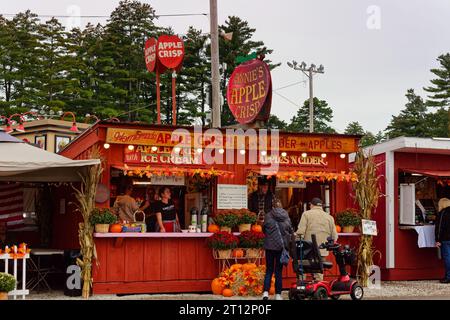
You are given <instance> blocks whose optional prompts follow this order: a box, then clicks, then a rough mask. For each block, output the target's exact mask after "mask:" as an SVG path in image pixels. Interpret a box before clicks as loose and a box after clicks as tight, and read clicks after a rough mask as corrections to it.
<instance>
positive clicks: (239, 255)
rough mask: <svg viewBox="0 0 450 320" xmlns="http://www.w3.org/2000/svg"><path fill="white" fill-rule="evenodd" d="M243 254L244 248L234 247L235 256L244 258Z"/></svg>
mask: <svg viewBox="0 0 450 320" xmlns="http://www.w3.org/2000/svg"><path fill="white" fill-rule="evenodd" d="M243 256H244V250H242V249H234V250H233V257H234V258H242V257H243Z"/></svg>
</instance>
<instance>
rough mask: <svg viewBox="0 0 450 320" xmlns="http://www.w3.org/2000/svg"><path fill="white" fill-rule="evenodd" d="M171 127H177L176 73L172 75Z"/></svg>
mask: <svg viewBox="0 0 450 320" xmlns="http://www.w3.org/2000/svg"><path fill="white" fill-rule="evenodd" d="M172 125H174V126H176V125H177V73H176V71H175V70H174V71H173V73H172Z"/></svg>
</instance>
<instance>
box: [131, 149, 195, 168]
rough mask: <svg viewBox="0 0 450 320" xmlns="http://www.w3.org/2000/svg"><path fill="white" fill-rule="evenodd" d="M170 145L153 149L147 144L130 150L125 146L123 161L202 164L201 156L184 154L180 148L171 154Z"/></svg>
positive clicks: (134, 162) (132, 162)
mask: <svg viewBox="0 0 450 320" xmlns="http://www.w3.org/2000/svg"><path fill="white" fill-rule="evenodd" d="M172 149H173V148H172V147H162V148H161V147H160V148H158V150H157V151H153V150H152V148H151V147H148V146H137V147H136V148H135V149H134V150H132V151H130V150H128V148H125V157H124V162H125V163H127V164H169V165H195V164H197V165H198V164H203V161H202V157H201V155H199V154H195V153H194V152H193V151H192V153H191V154H185V153H184V150H180V153H179V154H178V155H172Z"/></svg>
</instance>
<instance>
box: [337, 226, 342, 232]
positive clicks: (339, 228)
mask: <svg viewBox="0 0 450 320" xmlns="http://www.w3.org/2000/svg"><path fill="white" fill-rule="evenodd" d="M341 231H342V228H341V226H339V225H336V232H337V233H340V232H341Z"/></svg>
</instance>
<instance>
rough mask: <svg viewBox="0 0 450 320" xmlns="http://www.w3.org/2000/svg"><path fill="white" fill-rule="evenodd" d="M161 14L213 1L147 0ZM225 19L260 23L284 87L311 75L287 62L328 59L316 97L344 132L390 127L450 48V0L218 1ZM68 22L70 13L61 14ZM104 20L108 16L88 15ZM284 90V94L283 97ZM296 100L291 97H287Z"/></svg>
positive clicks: (90, 0) (16, 8) (99, 8)
mask: <svg viewBox="0 0 450 320" xmlns="http://www.w3.org/2000/svg"><path fill="white" fill-rule="evenodd" d="M142 2H146V3H150V4H151V5H152V6H153V7H154V8H155V10H156V12H157V14H174V13H209V1H208V0H179V1H178V0H177V1H176V0H173V1H171V0H142ZM218 2H219V23H223V22H224V21H225V19H226V18H227V16H229V15H237V16H239V17H241V18H242V19H245V20H247V21H248V22H249V23H250V26H252V27H254V28H256V34H255V40H263V41H264V42H265V43H266V45H267V46H268V47H269V48H272V49H274V53H273V54H272V55H271V56H270V58H271V59H272V60H273V61H274V62H281V63H282V66H281V67H279V68H277V69H276V70H274V71H273V74H272V77H273V87H274V89H275V90H276V89H278V88H281V87H284V86H287V85H290V84H293V83H296V82H299V81H303V80H306V78H305V77H304V76H303V75H302V74H301V73H299V72H298V71H293V70H291V69H289V68H288V67H287V65H286V62H287V61H292V60H293V59H295V60H297V61H298V62H301V61H303V60H304V61H305V62H306V63H308V64H310V63H315V64H316V65H319V64H323V65H324V66H325V74H324V75H319V76H317V77H316V78H315V84H314V91H315V96H317V97H319V98H321V99H325V100H326V101H328V103H329V105H330V106H331V107H332V108H333V110H334V123H333V126H334V127H335V128H336V129H337V130H338V131H343V130H344V128H345V127H346V125H347V124H348V123H349V122H350V121H359V122H360V123H361V124H362V125H363V127H364V128H365V129H366V130H370V131H373V132H377V131H379V130H384V129H385V128H386V126H387V124H388V123H389V120H390V119H391V116H392V115H396V114H398V112H399V111H400V110H401V109H402V108H403V107H404V104H405V102H406V98H405V93H406V90H407V89H408V88H413V89H415V90H416V92H418V93H419V94H421V95H423V96H425V93H424V92H423V90H422V88H423V87H424V86H428V85H429V80H430V79H431V78H432V74H431V73H430V71H429V70H430V69H431V68H433V67H436V66H437V62H436V58H437V57H438V56H439V55H440V54H442V53H446V52H450V41H449V39H450V1H448V0H385V1H377V0H371V1H367V0H339V1H336V0H314V1H312V0H309V1H306V0H277V1H266V0H245V1H243V0H218ZM118 3H119V0H58V1H55V0H39V1H36V0H15V1H5V0H2V1H1V2H0V12H1V13H2V14H5V13H6V14H8V13H13V14H14V13H17V12H20V11H24V10H26V9H30V10H31V11H33V12H35V13H38V14H44V15H45V14H51V15H68V14H73V13H74V12H77V11H78V10H79V11H80V14H81V15H109V13H110V12H111V11H112V10H113V9H114V8H115V7H116V6H117V4H118ZM208 19H209V18H208V17H202V16H192V17H171V18H169V17H161V18H160V19H159V24H160V25H164V26H172V27H173V28H174V30H175V31H176V32H177V33H180V34H183V33H185V31H186V30H187V28H188V27H189V26H190V25H193V26H194V27H196V28H199V29H202V30H203V31H204V32H209V20H208ZM60 20H61V21H62V22H63V23H67V21H65V20H66V19H65V18H61V19H60ZM88 21H91V22H93V23H97V22H105V19H104V18H89V19H85V18H83V19H82V20H81V23H82V25H83V26H84V25H85V24H86V23H87V22H88ZM276 93H277V94H274V96H273V104H272V113H273V114H276V115H277V116H279V117H280V118H281V119H283V120H286V121H288V120H290V119H291V118H292V116H293V115H294V114H295V112H296V111H297V109H298V105H300V104H301V103H302V102H303V101H304V100H306V99H308V95H309V92H308V86H307V85H306V84H305V83H302V84H298V85H295V86H292V87H289V88H286V89H282V90H277V91H276ZM278 94H281V95H282V96H284V97H285V98H286V99H285V98H282V97H281V96H279V95H278ZM289 101H290V102H289Z"/></svg>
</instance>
